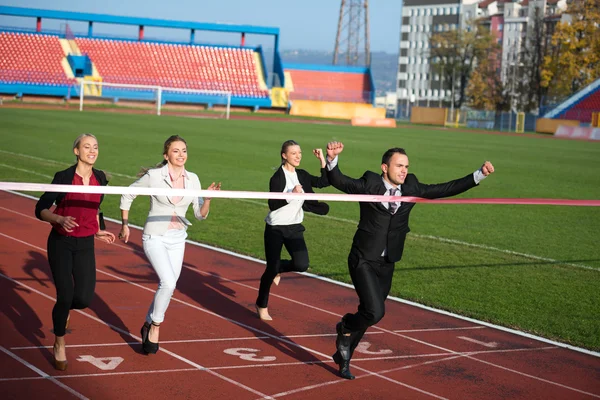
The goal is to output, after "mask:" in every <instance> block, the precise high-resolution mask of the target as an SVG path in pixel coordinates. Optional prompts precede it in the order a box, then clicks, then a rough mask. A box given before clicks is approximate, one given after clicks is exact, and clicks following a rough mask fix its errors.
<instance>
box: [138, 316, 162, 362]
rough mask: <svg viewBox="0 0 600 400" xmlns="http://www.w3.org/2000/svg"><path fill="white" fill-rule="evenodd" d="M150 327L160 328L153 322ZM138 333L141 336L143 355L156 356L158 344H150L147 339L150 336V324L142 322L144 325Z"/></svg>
mask: <svg viewBox="0 0 600 400" xmlns="http://www.w3.org/2000/svg"><path fill="white" fill-rule="evenodd" d="M152 325H154V326H160V324H156V323H154V322H152ZM140 333H141V335H142V350H144V353H146V354H156V352H157V351H158V348H159V346H158V343H154V342H151V341H150V340H149V339H148V337H149V336H150V324H149V323H148V322H144V325H142V329H141V331H140Z"/></svg>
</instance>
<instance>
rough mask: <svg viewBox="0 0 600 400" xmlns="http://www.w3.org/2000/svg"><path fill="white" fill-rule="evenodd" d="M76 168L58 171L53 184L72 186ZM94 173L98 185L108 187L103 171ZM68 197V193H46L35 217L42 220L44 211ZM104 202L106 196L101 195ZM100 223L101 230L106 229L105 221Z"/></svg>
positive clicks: (39, 202) (75, 166) (40, 200)
mask: <svg viewBox="0 0 600 400" xmlns="http://www.w3.org/2000/svg"><path fill="white" fill-rule="evenodd" d="M76 168H77V165H73V166H71V167H69V168H67V169H65V170H63V171H58V172H57V173H56V174H54V179H52V183H53V184H57V185H70V184H72V183H73V178H74V177H75V169H76ZM92 172H93V173H94V176H95V177H96V180H97V181H98V183H100V185H101V186H106V185H107V184H108V180H107V179H106V174H105V173H104V172H103V171H100V170H99V169H95V168H92ZM66 195H67V194H66V193H57V192H45V193H44V194H43V195H42V197H40V199H39V200H38V202H37V204H36V205H35V216H36V217H38V218H39V219H42V216H41V215H40V214H41V212H42V210H49V209H50V207H52V205H53V204H54V203H56V205H59V204H60V202H61V201H63V199H64V198H65V196H66ZM102 200H104V195H101V197H100V203H102ZM100 222H101V224H100V229H104V228H103V225H104V223H103V221H102V220H101V221H100Z"/></svg>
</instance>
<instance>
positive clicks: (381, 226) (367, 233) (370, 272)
mask: <svg viewBox="0 0 600 400" xmlns="http://www.w3.org/2000/svg"><path fill="white" fill-rule="evenodd" d="M343 149H344V145H343V144H342V143H341V142H330V143H328V144H327V170H328V171H327V177H328V179H329V183H330V184H331V185H333V186H334V187H335V188H336V189H338V190H341V191H342V192H345V193H349V194H373V195H388V196H415V197H422V198H426V199H437V198H441V197H449V196H455V195H457V194H460V193H463V192H465V191H467V190H469V189H471V188H473V187H475V186H477V185H478V184H479V182H480V181H481V180H482V179H484V178H485V177H486V176H488V175H489V174H491V173H492V172H494V166H493V165H492V164H491V163H490V162H489V161H486V162H485V163H484V164H483V166H482V167H481V168H480V169H478V170H477V171H475V172H474V173H472V174H469V175H467V176H465V177H464V178H460V179H456V180H453V181H450V182H446V183H440V184H436V185H427V184H423V183H420V182H419V180H418V179H417V177H416V176H415V175H414V174H409V173H408V166H409V165H408V156H407V155H406V151H405V150H404V149H402V148H398V147H397V148H392V149H389V150H388V151H386V152H385V153H384V154H383V157H382V160H381V171H382V173H381V175H380V174H376V173H374V172H371V171H367V172H365V173H364V174H363V176H362V177H361V178H360V179H352V178H349V177H347V176H345V175H344V174H342V172H341V171H340V169H339V167H338V155H339V154H340V153H341V152H342V150H343ZM414 205H415V203H408V202H399V201H398V202H383V203H373V202H369V203H366V202H361V203H360V221H359V223H358V229H357V230H356V234H355V235H354V239H353V241H352V248H351V250H350V254H349V256H348V269H349V271H350V277H351V278H352V283H353V284H354V288H355V290H356V293H357V294H358V298H359V300H360V304H359V306H358V312H356V313H354V314H351V313H348V314H346V315H344V317H343V318H342V320H341V321H340V322H339V323H338V324H337V325H336V332H337V339H336V348H337V351H336V353H335V354H334V355H333V360H334V362H335V363H336V364H338V366H339V372H340V375H341V376H342V377H343V378H345V379H354V376H353V375H352V373H351V372H350V359H351V358H352V354H353V352H354V350H355V349H356V346H357V345H358V342H359V341H360V340H361V339H362V337H363V335H364V333H365V331H366V330H367V328H368V327H370V326H372V325H375V324H376V323H377V322H379V321H380V320H381V319H382V318H383V316H384V314H385V305H384V302H385V299H386V298H387V296H388V294H389V292H390V289H391V286H392V277H393V274H394V263H395V262H397V261H400V259H401V258H402V252H403V250H404V240H405V239H406V234H407V233H408V232H409V231H410V229H409V227H408V217H409V214H410V211H411V210H412V208H413V207H414Z"/></svg>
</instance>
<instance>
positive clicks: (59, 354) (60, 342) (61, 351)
mask: <svg viewBox="0 0 600 400" xmlns="http://www.w3.org/2000/svg"><path fill="white" fill-rule="evenodd" d="M54 359H55V360H57V361H66V360H67V349H66V347H65V337H64V336H57V337H56V339H55V340H54Z"/></svg>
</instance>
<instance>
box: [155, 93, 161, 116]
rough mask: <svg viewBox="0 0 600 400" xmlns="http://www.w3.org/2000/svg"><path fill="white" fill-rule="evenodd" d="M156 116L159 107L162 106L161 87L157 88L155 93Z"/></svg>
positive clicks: (158, 112) (158, 113)
mask: <svg viewBox="0 0 600 400" xmlns="http://www.w3.org/2000/svg"><path fill="white" fill-rule="evenodd" d="M156 103H157V104H156V115H160V107H161V105H162V87H160V86H158V91H157V92H156Z"/></svg>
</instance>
